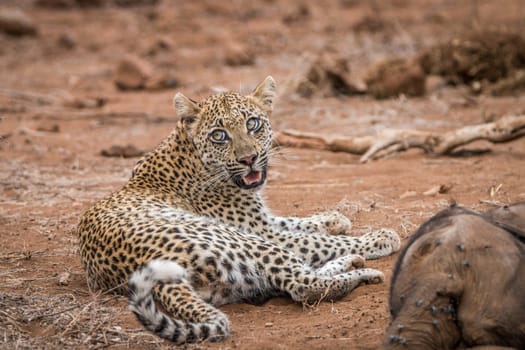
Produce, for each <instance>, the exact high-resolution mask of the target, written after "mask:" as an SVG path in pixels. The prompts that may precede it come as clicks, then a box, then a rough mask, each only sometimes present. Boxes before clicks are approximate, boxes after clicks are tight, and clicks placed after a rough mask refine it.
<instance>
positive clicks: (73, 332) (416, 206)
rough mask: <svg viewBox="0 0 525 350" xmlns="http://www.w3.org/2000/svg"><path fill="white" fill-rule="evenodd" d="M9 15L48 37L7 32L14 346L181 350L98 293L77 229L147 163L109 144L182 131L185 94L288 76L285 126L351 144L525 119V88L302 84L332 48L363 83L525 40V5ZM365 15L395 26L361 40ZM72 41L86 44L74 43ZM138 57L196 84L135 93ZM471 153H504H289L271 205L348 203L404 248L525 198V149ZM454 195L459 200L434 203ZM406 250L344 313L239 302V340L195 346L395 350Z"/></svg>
mask: <svg viewBox="0 0 525 350" xmlns="http://www.w3.org/2000/svg"><path fill="white" fill-rule="evenodd" d="M2 6H3V7H15V6H18V7H20V8H21V9H23V10H24V11H25V12H26V13H27V14H28V15H30V16H31V17H32V18H33V20H34V22H35V25H36V26H37V28H38V35H37V36H24V37H13V36H9V35H4V34H1V33H0V81H1V83H0V136H1V137H2V139H1V141H0V184H1V185H0V268H1V269H0V348H2V349H15V348H30V349H36V348H48V349H54V348H56V349H63V348H72V349H80V348H110V349H124V348H132V349H158V348H164V349H165V348H171V347H173V345H171V344H170V343H169V342H166V341H162V340H160V339H158V338H156V337H154V336H152V335H150V334H149V333H147V332H145V331H143V330H142V327H141V326H140V324H139V323H138V322H137V321H136V320H135V319H134V317H133V316H132V315H131V313H130V312H129V311H128V309H127V302H126V299H125V298H124V297H115V296H113V295H111V294H109V295H108V294H102V295H101V294H100V293H97V292H91V291H89V290H88V288H87V284H86V281H85V277H84V272H83V269H82V266H81V265H80V259H79V254H78V239H77V236H76V233H75V227H76V224H77V222H78V219H79V217H80V215H81V214H82V213H83V212H84V210H86V209H87V208H88V207H89V206H90V205H92V204H93V203H94V202H95V201H97V200H98V199H100V198H102V197H103V196H104V195H106V194H107V193H109V192H111V191H113V190H116V189H118V188H119V186H121V185H122V184H123V183H124V182H125V181H126V180H127V178H128V177H129V176H130V173H131V168H132V167H133V165H134V163H135V162H136V161H137V160H138V158H108V157H103V156H101V155H100V152H101V150H103V149H109V148H110V147H111V146H112V145H123V146H124V145H127V144H133V145H134V146H136V147H137V148H139V149H142V150H148V149H151V148H153V147H154V146H155V145H156V144H158V143H159V142H160V141H161V140H162V139H163V138H164V137H165V136H167V135H168V133H169V132H170V130H171V128H172V127H173V126H174V124H175V122H176V120H177V117H176V116H175V114H174V112H173V111H172V107H171V99H172V97H173V95H174V93H175V92H176V91H182V92H183V93H184V94H185V95H186V96H189V97H192V98H194V99H199V98H202V97H204V96H206V95H208V94H210V93H213V92H214V91H217V89H223V88H225V89H232V90H241V91H243V92H248V91H250V90H251V89H252V88H253V87H255V85H256V84H257V83H258V82H259V81H262V80H263V79H264V77H265V76H267V75H269V74H271V75H272V76H273V77H274V78H275V79H276V81H277V83H278V87H279V100H278V102H277V105H276V110H275V113H274V115H273V127H274V129H275V130H282V129H285V128H293V129H298V130H303V131H315V132H321V133H339V134H345V135H366V134H373V133H375V132H376V131H377V130H381V129H384V128H416V129H425V130H450V129H453V128H457V127H461V126H464V125H469V124H477V123H482V122H486V121H488V120H491V119H494V118H498V117H500V116H503V115H506V114H518V113H524V110H525V95H517V96H511V97H499V98H496V97H490V96H484V95H481V96H474V95H471V94H470V93H469V91H468V89H467V88H465V87H461V86H460V87H448V86H445V87H444V86H439V84H438V86H434V87H432V88H431V89H430V90H429V91H428V92H427V94H426V96H425V97H421V98H393V99H387V100H381V101H378V100H374V99H373V98H371V97H366V96H359V97H340V98H336V97H331V98H322V97H312V98H310V99H305V98H301V97H299V96H297V95H296V94H295V93H294V91H293V90H294V86H295V84H296V81H297V79H299V77H301V75H302V74H304V72H305V70H306V69H307V67H308V64H309V63H310V62H311V61H312V59H314V58H315V57H316V56H317V55H319V54H320V53H321V52H323V51H327V50H328V51H332V52H337V53H339V54H341V55H343V56H345V57H347V58H349V60H350V65H351V70H352V72H355V74H356V75H358V76H359V75H361V74H362V73H363V72H364V70H365V69H366V67H367V66H369V65H371V64H373V63H374V62H375V61H377V60H380V59H385V58H391V57H410V56H412V55H414V54H416V53H418V52H419V51H420V50H422V49H424V48H427V47H429V46H430V45H433V44H435V43H438V42H440V41H441V40H447V39H450V38H452V37H453V36H454V35H456V34H458V33H463V32H465V31H469V30H471V29H472V28H481V27H491V26H493V27H498V28H501V27H505V28H511V29H514V30H518V29H520V28H521V29H523V18H525V7H524V6H523V3H522V2H521V1H519V0H515V1H511V0H505V1H498V2H496V1H482V0H480V1H464V2H454V1H439V0H434V1H430V0H425V1H416V0H395V1H394V0H393V1H389V2H384V1H378V2H376V1H374V2H372V1H370V2H369V1H364V0H363V1H359V0H354V1H352V0H349V1H343V0H340V1H335V0H334V1H328V0H325V1H316V2H314V1H312V2H307V1H300V0H290V1H277V0H266V1H231V2H229V4H228V5H226V2H224V4H223V2H219V1H191V2H189V1H188V2H184V1H168V0H161V1H159V3H158V4H157V5H144V6H133V7H119V6H116V5H111V6H109V5H108V6H102V7H88V8H82V7H78V6H73V7H70V8H66V9H52V8H46V7H41V6H36V5H35V4H34V3H33V1H28V0H24V1H15V0H7V1H2ZM305 9H306V10H305ZM363 18H368V19H370V18H375V19H379V20H380V22H381V21H383V22H384V23H386V25H385V26H384V27H381V26H380V28H379V29H378V31H375V32H374V31H372V32H371V31H367V30H365V31H359V32H357V31H355V30H354V29H353V28H354V26H355V24H356V23H358V22H360V21H361V20H362V19H363ZM65 34H67V35H69V36H70V39H71V40H72V41H73V43H74V44H73V45H72V46H73V47H72V48H68V47H67V45H63V44H60V43H59V38H60V37H61V36H63V35H65ZM159 42H160V43H161V44H159ZM162 42H164V43H165V44H166V43H167V45H164V44H162ZM236 45H237V46H239V45H241V46H242V47H243V48H244V49H246V50H249V51H250V52H251V53H253V54H254V62H253V63H252V64H248V65H242V66H229V65H227V64H225V59H226V56H227V55H229V54H231V52H230V50H231V49H230V48H231V46H236ZM159 47H160V48H159ZM129 53H133V54H135V55H138V56H140V57H142V58H143V59H144V60H146V61H148V62H149V63H150V64H152V65H153V66H154V67H155V69H156V71H157V72H158V73H159V74H165V75H166V76H173V77H175V78H176V80H177V81H178V82H179V86H178V87H176V88H170V89H161V90H138V91H121V90H119V89H118V88H117V87H116V86H115V84H114V81H113V74H114V72H115V69H116V66H117V63H118V62H119V61H120V60H121V59H122V57H124V56H125V55H126V54H129ZM234 54H235V53H234ZM71 98H77V99H80V100H85V99H94V100H97V99H99V100H100V99H102V100H103V101H104V103H103V104H102V106H98V107H97V106H95V107H93V108H83V109H81V108H76V107H71V106H70V104H67V103H64V101H66V100H71ZM467 148H468V149H469V150H478V151H479V150H488V152H473V153H472V154H471V155H467V156H465V155H464V156H461V157H429V156H428V155H425V154H424V153H423V152H422V151H420V150H410V151H408V152H406V153H403V154H399V155H396V156H394V157H390V158H388V159H382V160H378V161H373V162H369V163H366V164H361V163H359V156H356V155H350V154H344V153H331V152H324V151H314V150H301V149H291V148H290V149H284V150H283V151H282V152H281V153H282V154H281V155H280V156H279V157H278V158H277V159H275V162H274V163H273V164H272V166H271V169H270V175H269V180H268V184H267V187H266V188H265V190H264V196H265V197H266V198H267V203H268V204H269V206H270V207H271V208H273V210H274V211H275V212H276V213H277V214H280V215H308V214H311V213H314V212H318V211H323V210H329V209H333V208H339V209H340V210H341V211H342V212H343V213H344V214H346V215H348V216H349V217H350V218H351V219H352V220H353V223H354V229H353V231H352V232H351V233H350V234H353V235H360V234H363V233H365V232H367V231H369V230H371V229H377V228H380V227H391V228H394V229H395V230H397V231H398V232H399V234H400V235H401V236H402V237H403V242H406V239H407V238H408V237H409V236H410V234H411V233H412V232H414V230H415V229H416V228H417V227H418V226H419V225H420V224H421V223H422V222H423V221H425V220H426V219H428V218H429V217H431V216H432V215H433V214H434V213H436V212H437V211H439V210H441V209H444V208H445V207H446V206H447V205H449V203H451V202H457V203H458V204H461V205H465V206H467V207H469V208H473V209H477V210H484V209H487V208H489V207H491V206H492V205H494V204H501V203H511V202H515V201H519V200H525V139H519V140H516V141H513V142H510V143H506V144H499V145H491V144H488V143H485V142H477V143H473V144H471V145H468V146H467ZM438 185H447V186H450V190H448V192H447V193H444V194H436V195H433V196H429V195H423V193H424V192H425V191H427V190H429V189H431V188H433V187H434V186H438ZM396 257H397V256H396V255H393V256H390V257H387V258H383V259H380V260H375V261H370V262H368V266H370V267H373V268H377V269H380V270H382V271H384V272H385V275H386V277H387V282H385V283H384V284H381V285H369V286H361V287H359V288H357V289H356V290H355V291H353V292H352V293H351V294H350V295H348V296H347V297H346V298H344V299H343V300H341V301H338V302H336V303H321V304H320V305H318V306H315V307H312V308H304V307H303V306H301V305H298V304H294V303H293V302H292V301H291V300H290V299H288V298H275V299H272V300H271V301H269V302H267V303H266V304H264V305H262V306H251V305H246V304H240V305H228V306H225V307H223V308H222V309H223V310H224V311H225V312H226V313H227V314H228V315H229V316H230V318H231V321H232V325H233V333H232V336H231V337H230V338H229V339H227V340H226V341H224V342H221V343H201V344H196V345H189V346H187V348H188V349H234V348H235V349H374V348H377V347H378V346H379V344H380V343H381V340H382V336H383V332H384V330H385V328H386V326H387V324H388V321H389V312H388V279H389V278H390V271H391V268H392V266H393V264H394V262H395V260H396ZM59 281H61V282H59Z"/></svg>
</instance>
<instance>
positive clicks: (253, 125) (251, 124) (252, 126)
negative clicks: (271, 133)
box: [246, 118, 261, 132]
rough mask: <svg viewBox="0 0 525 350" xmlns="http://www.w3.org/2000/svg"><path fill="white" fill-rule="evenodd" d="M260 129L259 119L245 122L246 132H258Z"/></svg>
mask: <svg viewBox="0 0 525 350" xmlns="http://www.w3.org/2000/svg"><path fill="white" fill-rule="evenodd" d="M260 127H261V120H260V119H259V118H250V119H248V120H247V121H246V129H248V131H251V132H254V131H257V130H259V128H260Z"/></svg>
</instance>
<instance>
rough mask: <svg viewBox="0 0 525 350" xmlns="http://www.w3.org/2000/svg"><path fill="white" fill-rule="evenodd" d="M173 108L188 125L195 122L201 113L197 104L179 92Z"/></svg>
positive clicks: (174, 99)
mask: <svg viewBox="0 0 525 350" xmlns="http://www.w3.org/2000/svg"><path fill="white" fill-rule="evenodd" d="M173 107H174V108H175V111H176V112H177V115H178V116H179V118H180V119H181V120H182V121H183V122H185V123H188V124H191V123H193V122H194V121H195V119H196V118H197V115H198V114H199V111H200V108H199V106H198V105H197V102H195V101H192V100H190V99H189V98H187V97H186V96H184V95H183V94H181V93H180V92H177V94H175V97H174V98H173Z"/></svg>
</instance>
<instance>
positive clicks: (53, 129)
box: [36, 124, 60, 132]
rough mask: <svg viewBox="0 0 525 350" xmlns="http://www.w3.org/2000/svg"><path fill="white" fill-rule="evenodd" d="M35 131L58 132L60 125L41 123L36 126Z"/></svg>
mask: <svg viewBox="0 0 525 350" xmlns="http://www.w3.org/2000/svg"><path fill="white" fill-rule="evenodd" d="M36 130H37V131H43V132H60V125H58V124H43V125H40V126H39V127H37V128H36Z"/></svg>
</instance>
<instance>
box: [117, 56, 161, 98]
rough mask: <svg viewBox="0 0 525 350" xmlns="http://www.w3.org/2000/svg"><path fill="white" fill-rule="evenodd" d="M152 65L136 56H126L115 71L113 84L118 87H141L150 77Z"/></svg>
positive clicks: (129, 88) (130, 88)
mask: <svg viewBox="0 0 525 350" xmlns="http://www.w3.org/2000/svg"><path fill="white" fill-rule="evenodd" d="M152 73H153V67H152V66H151V65H150V64H149V63H148V62H146V61H144V60H143V59H141V58H139V57H137V56H127V57H125V58H124V59H122V60H121V61H120V62H119V64H118V67H117V71H116V73H115V79H114V81H115V84H116V85H117V87H118V88H119V89H122V90H132V89H142V88H144V86H145V85H146V81H147V80H148V79H149V78H150V77H151V75H152Z"/></svg>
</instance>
